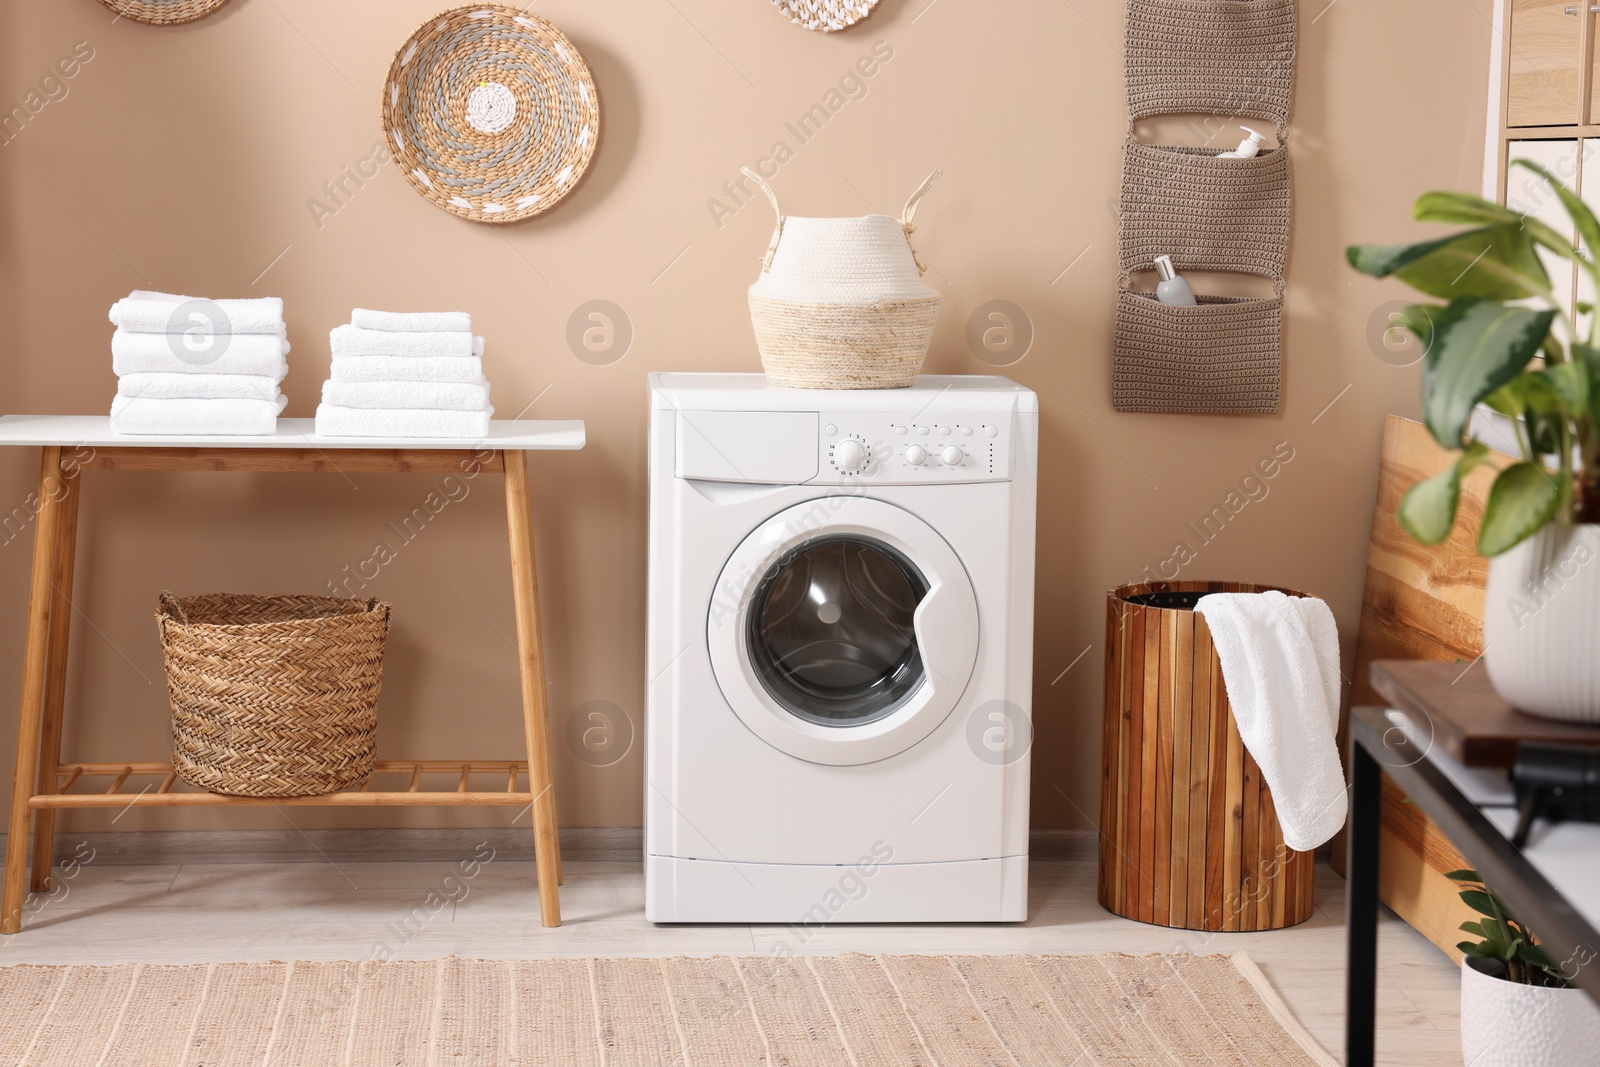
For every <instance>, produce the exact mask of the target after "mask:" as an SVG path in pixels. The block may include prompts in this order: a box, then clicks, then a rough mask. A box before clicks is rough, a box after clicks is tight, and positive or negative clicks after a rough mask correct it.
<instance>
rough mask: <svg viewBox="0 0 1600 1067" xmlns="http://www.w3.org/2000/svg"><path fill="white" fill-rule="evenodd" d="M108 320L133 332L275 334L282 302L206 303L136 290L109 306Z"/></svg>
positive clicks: (280, 321) (269, 299)
mask: <svg viewBox="0 0 1600 1067" xmlns="http://www.w3.org/2000/svg"><path fill="white" fill-rule="evenodd" d="M111 321H112V322H114V323H116V324H117V325H118V326H120V327H122V328H123V329H124V330H132V331H134V332H136V333H183V332H194V333H233V334H241V333H278V332H279V331H281V330H282V329H283V301H282V300H281V299H280V298H278V297H275V296H270V297H258V298H252V299H248V300H207V299H206V298H204V297H195V296H180V295H178V294H177V293H157V292H151V291H150V290H147V289H135V290H134V291H133V292H131V293H129V294H128V295H127V296H125V297H123V298H122V299H121V300H118V301H117V302H116V303H115V304H112V305H111Z"/></svg>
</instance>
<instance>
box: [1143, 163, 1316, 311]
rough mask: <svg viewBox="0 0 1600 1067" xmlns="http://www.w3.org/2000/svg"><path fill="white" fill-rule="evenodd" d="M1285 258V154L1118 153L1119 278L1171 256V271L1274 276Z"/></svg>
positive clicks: (1287, 187)
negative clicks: (1226, 156) (1221, 156)
mask: <svg viewBox="0 0 1600 1067" xmlns="http://www.w3.org/2000/svg"><path fill="white" fill-rule="evenodd" d="M1288 254H1289V151H1288V149H1286V148H1273V149H1269V150H1267V151H1264V152H1262V153H1261V154H1260V155H1258V156H1255V157H1253V158H1251V159H1219V158H1217V151H1216V149H1214V148H1183V147H1169V146H1166V145H1153V144H1141V143H1139V142H1137V141H1131V142H1129V143H1128V144H1127V145H1126V146H1125V147H1124V148H1123V160H1122V213H1121V215H1120V216H1119V218H1118V225H1117V259H1118V261H1119V266H1121V268H1122V271H1123V273H1124V274H1130V273H1132V272H1134V271H1142V270H1149V269H1150V264H1151V263H1152V262H1153V261H1154V260H1155V257H1157V256H1161V255H1167V256H1171V257H1172V265H1173V266H1174V267H1176V268H1177V269H1178V270H1179V271H1187V270H1230V271H1242V272H1243V273H1246V274H1258V275H1260V276H1262V277H1264V278H1272V279H1274V280H1276V279H1278V278H1280V277H1282V275H1283V269H1284V262H1285V260H1286V259H1287V258H1288Z"/></svg>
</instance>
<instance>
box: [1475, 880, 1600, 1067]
mask: <svg viewBox="0 0 1600 1067" xmlns="http://www.w3.org/2000/svg"><path fill="white" fill-rule="evenodd" d="M1446 877H1447V878H1452V879H1454V880H1455V881H1457V882H1461V883H1463V885H1462V887H1461V900H1462V902H1463V903H1464V904H1466V905H1467V907H1469V908H1471V909H1472V910H1473V911H1475V912H1477V913H1478V915H1479V916H1480V918H1478V919H1476V920H1473V921H1470V922H1464V923H1462V924H1461V929H1462V931H1464V932H1465V933H1469V934H1472V935H1473V936H1474V937H1476V938H1477V939H1478V940H1476V941H1463V942H1461V943H1460V944H1458V945H1457V946H1456V947H1457V948H1459V949H1460V950H1461V951H1462V953H1464V955H1463V956H1462V958H1461V1056H1462V1059H1463V1060H1464V1061H1465V1062H1467V1063H1470V1064H1472V1065H1473V1067H1568V1065H1570V1064H1575V1063H1585V1062H1588V1060H1589V1058H1590V1057H1591V1056H1592V1055H1593V1054H1594V1050H1595V1049H1596V1048H1597V1047H1600V1007H1596V1006H1595V1003H1594V1001H1592V1000H1590V999H1589V997H1588V995H1587V994H1585V993H1584V992H1583V991H1582V990H1579V989H1575V988H1573V986H1572V983H1571V982H1570V981H1569V980H1568V977H1567V974H1568V970H1570V968H1569V969H1563V968H1562V967H1561V966H1559V965H1557V964H1555V963H1552V962H1551V960H1550V958H1549V957H1548V956H1546V955H1545V952H1544V950H1543V949H1542V948H1540V947H1539V946H1538V945H1537V944H1536V943H1535V942H1534V940H1533V936H1532V935H1531V934H1530V933H1529V932H1528V930H1527V928H1526V927H1524V926H1523V925H1522V924H1521V923H1519V922H1517V920H1516V919H1514V918H1512V917H1511V915H1510V914H1509V913H1508V912H1507V911H1506V906H1505V904H1503V903H1502V902H1501V901H1500V898H1499V897H1497V896H1495V895H1494V893H1492V892H1491V891H1490V890H1489V889H1488V887H1486V886H1485V885H1484V884H1483V882H1482V881H1481V880H1480V879H1479V878H1478V873H1477V872H1476V871H1451V872H1450V873H1449V874H1448V875H1446ZM1572 966H1576V963H1574V964H1573V965H1572Z"/></svg>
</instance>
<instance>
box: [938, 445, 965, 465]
mask: <svg viewBox="0 0 1600 1067" xmlns="http://www.w3.org/2000/svg"><path fill="white" fill-rule="evenodd" d="M939 458H940V459H942V460H944V462H945V465H946V466H949V467H959V466H961V461H962V460H964V459H966V458H967V455H966V453H965V452H962V451H961V449H959V448H957V447H956V446H955V445H947V446H946V447H945V449H944V451H942V452H940V453H939Z"/></svg>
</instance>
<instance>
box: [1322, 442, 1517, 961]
mask: <svg viewBox="0 0 1600 1067" xmlns="http://www.w3.org/2000/svg"><path fill="white" fill-rule="evenodd" d="M1454 459H1455V457H1454V456H1452V455H1451V454H1450V453H1448V452H1446V451H1445V450H1444V449H1442V448H1440V447H1439V445H1438V444H1437V443H1436V442H1435V441H1434V440H1433V437H1432V435H1430V434H1429V433H1428V430H1427V428H1426V427H1425V426H1423V425H1422V424H1421V423H1419V422H1413V421H1411V420H1410V419H1403V418H1400V417H1399V416H1397V415H1391V416H1389V418H1388V420H1387V421H1386V422H1385V424H1384V431H1383V461H1382V464H1381V465H1380V467H1379V473H1378V498H1377V504H1376V506H1375V507H1374V508H1373V512H1372V537H1371V542H1370V544H1369V546H1368V548H1367V575H1366V584H1365V587H1364V590H1363V592H1362V596H1361V626H1360V630H1359V632H1358V634H1357V637H1356V664H1355V680H1354V683H1353V685H1352V687H1351V692H1350V704H1351V706H1352V707H1360V706H1363V705H1385V704H1388V703H1389V701H1387V700H1386V699H1385V698H1384V697H1383V696H1381V695H1380V694H1379V693H1378V692H1377V691H1376V690H1375V689H1373V688H1372V683H1371V680H1370V677H1369V674H1370V672H1371V669H1372V663H1373V662H1374V661H1375V660H1380V659H1412V660H1438V661H1445V662H1458V663H1459V664H1460V669H1461V670H1463V671H1465V670H1468V669H1471V670H1476V671H1481V670H1483V665H1482V664H1481V663H1480V664H1476V665H1475V666H1470V665H1472V664H1474V663H1475V661H1476V660H1477V659H1478V657H1479V656H1480V655H1481V654H1482V653H1483V596H1484V592H1483V590H1484V583H1485V581H1486V580H1487V577H1488V561H1487V560H1486V559H1484V558H1483V557H1482V556H1480V555H1478V552H1477V548H1476V545H1475V539H1476V537H1477V532H1478V526H1479V524H1480V523H1481V522H1482V520H1483V508H1484V501H1485V500H1487V499H1488V495H1489V486H1490V485H1491V484H1492V483H1493V482H1494V478H1495V475H1496V474H1497V473H1498V468H1499V467H1500V466H1501V464H1499V463H1494V464H1488V465H1485V466H1482V467H1479V468H1478V469H1477V470H1475V471H1473V472H1472V473H1471V474H1470V475H1468V476H1467V477H1466V479H1464V480H1463V482H1462V485H1461V503H1460V511H1459V513H1458V515H1457V521H1456V526H1455V529H1454V530H1453V531H1451V534H1450V536H1449V538H1448V539H1446V540H1445V541H1444V542H1443V543H1442V544H1439V545H1435V546H1433V547H1431V548H1430V547H1427V546H1424V545H1420V544H1418V543H1417V542H1416V541H1414V540H1413V539H1412V538H1411V536H1410V535H1409V534H1407V533H1406V532H1405V531H1404V530H1403V529H1401V528H1400V524H1399V523H1398V522H1397V521H1396V519H1395V515H1396V512H1397V510H1398V509H1399V506H1400V498H1401V497H1402V496H1404V495H1405V492H1406V490H1408V489H1410V488H1411V487H1412V486H1413V485H1415V484H1416V483H1417V482H1419V481H1421V480H1422V479H1424V478H1428V477H1431V476H1432V475H1434V474H1437V473H1438V472H1439V471H1442V470H1444V469H1445V467H1446V466H1448V465H1449V464H1450V463H1452V462H1454ZM1342 749H1343V743H1342V739H1341V750H1342ZM1382 821H1383V834H1382V844H1381V855H1382V860H1381V874H1380V877H1379V886H1378V893H1379V896H1380V897H1381V898H1382V900H1383V902H1384V903H1385V904H1387V905H1388V906H1389V907H1390V908H1391V909H1393V910H1394V912H1395V913H1396V914H1397V915H1399V916H1400V917H1401V918H1402V919H1404V920H1405V921H1406V922H1407V923H1409V924H1411V925H1412V926H1413V927H1415V928H1416V929H1417V930H1418V931H1419V932H1420V933H1421V934H1422V935H1423V936H1424V937H1426V938H1427V939H1428V940H1429V941H1432V942H1433V943H1434V944H1435V945H1438V946H1439V948H1440V949H1441V950H1443V951H1444V952H1445V953H1446V954H1447V955H1449V956H1450V957H1451V958H1452V959H1455V960H1457V961H1459V960H1460V958H1461V953H1460V952H1459V951H1458V950H1457V949H1456V947H1455V946H1456V942H1458V941H1460V940H1462V939H1463V937H1464V936H1465V935H1463V934H1462V933H1461V932H1460V930H1459V927H1460V925H1461V923H1463V922H1465V921H1467V920H1469V919H1472V918H1474V917H1475V913H1474V912H1473V911H1472V910H1471V909H1470V908H1468V907H1467V906H1466V905H1464V904H1462V903H1461V899H1460V897H1459V895H1458V891H1457V886H1456V884H1455V883H1454V882H1452V881H1450V880H1449V879H1448V878H1446V877H1445V872H1447V871H1453V870H1458V869H1460V868H1463V867H1467V866H1469V864H1468V863H1467V861H1466V860H1465V859H1464V858H1463V857H1462V856H1461V854H1460V853H1459V852H1457V851H1456V849H1455V846H1453V845H1452V844H1450V842H1449V840H1448V839H1446V838H1445V836H1444V834H1442V833H1441V832H1440V831H1439V828H1438V827H1437V826H1435V825H1434V824H1433V823H1432V822H1431V821H1430V820H1429V819H1428V817H1427V816H1425V815H1423V814H1422V812H1421V811H1419V810H1418V809H1417V808H1416V806H1415V805H1413V804H1408V803H1406V799H1405V795H1404V794H1403V793H1402V792H1401V791H1400V789H1399V788H1398V787H1397V786H1395V785H1394V783H1393V782H1391V781H1390V780H1389V779H1387V778H1385V779H1384V782H1383V808H1382ZM1344 860H1345V850H1344V848H1343V835H1342V834H1341V835H1340V838H1339V839H1338V840H1337V841H1336V842H1335V846H1334V849H1333V861H1334V868H1335V869H1336V870H1339V871H1341V872H1342V871H1343V869H1344Z"/></svg>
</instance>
